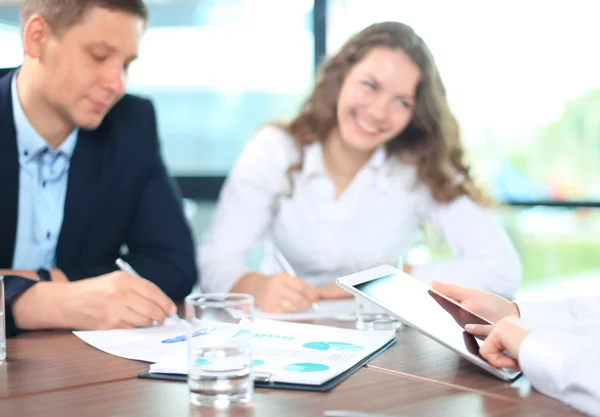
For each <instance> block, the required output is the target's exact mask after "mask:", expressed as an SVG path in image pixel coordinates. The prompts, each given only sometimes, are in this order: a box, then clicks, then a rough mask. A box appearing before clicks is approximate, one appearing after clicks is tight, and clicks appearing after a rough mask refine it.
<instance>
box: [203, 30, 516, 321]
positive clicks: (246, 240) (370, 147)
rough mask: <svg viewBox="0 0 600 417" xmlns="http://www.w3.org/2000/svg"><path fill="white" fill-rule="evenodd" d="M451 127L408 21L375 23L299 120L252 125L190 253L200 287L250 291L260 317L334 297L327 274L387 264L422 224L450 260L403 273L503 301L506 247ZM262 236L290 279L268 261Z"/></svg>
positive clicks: (438, 85) (441, 92) (346, 52)
mask: <svg viewBox="0 0 600 417" xmlns="http://www.w3.org/2000/svg"><path fill="white" fill-rule="evenodd" d="M462 157H463V148H462V146H461V142H460V135H459V129H458V125H457V122H456V120H455V119H454V116H453V115H452V113H451V111H450V109H449V106H448V102H447V100H446V93H445V88H444V85H443V83H442V80H441V77H440V74H439V72H438V70H437V67H436V65H435V62H434V60H433V57H432V55H431V53H430V52H429V49H428V48H427V46H426V45H425V43H424V42H423V40H422V39H421V38H420V37H419V36H418V35H417V34H416V33H415V32H414V31H413V30H412V28H410V27H409V26H407V25H405V24H402V23H398V22H385V23H378V24H374V25H372V26H370V27H368V28H366V29H364V30H363V31H361V32H359V33H358V34H356V35H355V36H353V37H352V38H351V39H350V40H349V41H348V42H347V43H346V44H345V45H344V46H343V47H342V48H341V49H340V51H339V52H338V53H337V54H335V55H334V56H333V57H331V59H330V60H329V61H327V62H326V63H325V64H324V66H323V67H322V69H321V72H320V74H319V77H318V78H317V81H316V84H315V87H314V89H313V91H312V93H311V94H310V95H309V97H308V99H307V100H306V102H305V104H304V105H303V107H302V108H301V110H300V112H299V114H297V115H296V117H294V118H293V119H292V121H291V122H290V123H288V124H277V125H276V124H272V125H269V126H265V127H264V128H263V129H260V130H259V131H258V132H257V133H256V134H255V135H254V137H253V138H252V139H251V140H250V141H249V142H248V144H247V146H246V148H245V149H244V151H243V152H242V155H241V156H240V158H239V159H238V161H237V162H236V164H235V165H234V167H233V170H232V171H231V174H230V175H229V177H228V179H227V181H226V183H225V185H224V188H223V190H222V193H221V197H220V200H219V203H218V206H217V209H216V213H215V216H214V218H213V222H212V224H211V226H210V228H209V231H208V233H207V234H206V235H205V238H204V241H203V243H202V245H201V247H200V250H199V265H200V270H201V275H202V283H201V284H202V285H203V287H204V289H205V290H206V291H210V292H216V291H229V290H231V291H234V292H242V293H249V294H252V295H254V296H255V298H256V303H257V305H258V306H259V307H260V308H262V309H263V310H266V311H268V312H273V313H282V312H293V311H297V310H302V309H305V308H308V307H310V306H311V304H312V303H314V302H316V301H317V300H318V299H325V298H345V297H348V294H347V293H346V292H345V291H344V290H341V289H340V288H338V287H337V286H336V285H335V284H334V283H333V281H334V279H335V278H336V277H339V276H343V275H347V274H350V273H353V272H356V271H357V270H360V269H368V268H370V267H373V266H377V265H381V264H388V263H391V264H394V265H395V264H397V263H398V259H399V258H401V257H403V256H405V255H406V252H407V251H408V249H409V248H410V247H411V246H412V244H413V243H414V241H415V239H416V234H417V230H418V228H419V224H420V223H421V222H422V221H429V222H431V223H432V224H433V226H434V228H436V229H437V230H438V231H440V232H441V233H442V234H443V235H444V237H446V239H447V241H448V242H449V243H450V246H451V248H452V250H453V251H454V254H455V255H456V257H455V258H454V259H452V260H450V261H447V262H442V263H436V264H429V265H423V266H418V267H415V268H414V269H413V268H411V266H410V265H405V266H404V268H405V270H409V271H412V273H413V275H415V276H416V277H417V278H419V279H421V280H422V281H425V282H431V281H432V280H433V279H436V277H440V278H441V277H444V279H446V280H451V281H454V282H457V283H458V282H468V283H469V285H470V286H474V287H478V288H483V289H486V290H487V291H491V292H497V293H500V294H504V295H508V296H511V295H512V294H513V292H514V291H515V289H516V287H517V285H518V282H519V279H520V264H519V260H518V258H517V255H516V253H515V250H514V248H513V246H512V244H511V242H510V240H509V239H508V237H507V236H506V234H505V233H504V231H503V230H502V229H501V228H500V226H499V225H498V224H497V223H496V221H495V218H494V216H493V214H492V213H491V211H490V210H489V208H487V207H486V203H487V202H488V200H487V198H486V197H485V196H484V194H483V193H482V192H481V191H480V190H478V189H477V188H476V187H475V185H474V183H473V180H472V178H471V175H470V172H469V168H468V166H467V165H466V163H465V162H464V161H463V158H462ZM265 236H268V237H269V238H270V239H271V240H272V242H273V243H274V245H275V246H276V249H277V250H276V251H273V253H276V252H280V253H281V254H282V255H283V256H284V257H285V258H286V259H287V260H288V261H289V263H290V265H291V266H292V268H293V269H294V270H295V272H296V273H297V275H298V276H297V277H296V276H291V275H289V274H287V273H283V272H280V271H281V268H277V266H276V265H277V263H276V262H275V261H274V259H272V257H270V255H271V254H270V253H267V254H266V256H265V257H264V262H263V267H262V268H261V273H258V272H252V271H250V270H249V269H248V268H247V266H246V264H245V261H246V260H247V258H248V255H249V253H250V250H251V248H252V247H253V246H254V245H255V244H256V243H258V242H259V241H260V240H261V239H262V238H263V237H265Z"/></svg>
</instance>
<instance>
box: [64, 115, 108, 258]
mask: <svg viewBox="0 0 600 417" xmlns="http://www.w3.org/2000/svg"><path fill="white" fill-rule="evenodd" d="M103 131H104V129H102V126H101V128H100V129H98V130H94V131H88V130H83V129H82V130H80V131H79V135H78V137H77V145H76V146H75V151H74V152H73V156H72V157H71V164H70V167H69V182H68V185H67V195H66V197H65V207H64V215H63V223H62V228H61V232H60V236H59V239H58V245H57V248H56V260H57V266H58V267H59V268H60V267H61V264H64V262H65V261H66V262H70V261H71V260H73V259H74V258H76V257H78V253H79V252H78V250H74V248H79V247H81V245H80V240H81V237H82V236H83V234H84V232H85V227H86V225H87V224H88V221H91V216H92V214H93V209H94V205H95V204H94V202H95V200H96V196H97V194H98V190H99V189H100V188H101V183H102V178H103V169H104V166H105V157H106V148H107V144H106V142H107V141H106V140H104V139H106V138H103V137H102V135H103V134H102V132H103ZM67 254H68V258H69V259H67Z"/></svg>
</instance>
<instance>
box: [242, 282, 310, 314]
mask: <svg viewBox="0 0 600 417" xmlns="http://www.w3.org/2000/svg"><path fill="white" fill-rule="evenodd" d="M231 292H241V293H246V294H251V295H253V296H254V299H255V300H256V305H257V306H258V307H260V309H261V310H263V311H265V312H267V313H294V312H296V311H300V310H306V309H307V308H309V307H310V306H311V305H312V303H316V302H318V301H319V295H318V293H317V289H316V288H315V286H313V285H311V284H309V283H307V282H306V281H304V280H303V279H301V278H298V277H293V276H291V275H288V274H286V273H281V274H276V275H272V276H267V275H262V274H257V273H249V274H246V275H245V276H243V277H242V278H240V279H239V281H238V282H237V283H236V284H235V285H234V286H233V288H232V289H231Z"/></svg>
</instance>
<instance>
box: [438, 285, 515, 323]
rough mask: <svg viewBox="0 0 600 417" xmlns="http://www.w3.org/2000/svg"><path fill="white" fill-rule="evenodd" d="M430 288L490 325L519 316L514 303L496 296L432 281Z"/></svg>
mask: <svg viewBox="0 0 600 417" xmlns="http://www.w3.org/2000/svg"><path fill="white" fill-rule="evenodd" d="M431 286H432V288H433V289H434V290H435V291H437V292H439V293H440V294H443V295H445V296H446V297H449V298H452V299H454V300H456V301H458V302H459V303H460V304H461V305H462V306H464V307H465V308H466V309H467V310H470V311H472V312H473V313H475V314H477V315H478V316H481V317H483V318H486V319H488V320H489V321H491V322H492V323H496V322H498V321H500V319H502V318H504V317H507V316H514V317H519V316H520V314H519V309H518V307H517V305H516V304H515V303H512V302H510V301H508V300H507V299H505V298H502V297H500V296H498V295H495V294H492V293H489V292H485V291H480V290H475V289H471V288H463V287H460V286H458V285H453V284H444V283H442V282H439V281H433V283H432V284H431Z"/></svg>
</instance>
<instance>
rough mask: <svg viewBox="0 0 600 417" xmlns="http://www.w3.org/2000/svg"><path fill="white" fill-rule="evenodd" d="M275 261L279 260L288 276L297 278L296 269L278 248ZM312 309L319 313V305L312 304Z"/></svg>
mask: <svg viewBox="0 0 600 417" xmlns="http://www.w3.org/2000/svg"><path fill="white" fill-rule="evenodd" d="M275 259H277V262H278V263H279V265H280V266H281V267H282V268H283V270H284V271H285V272H286V273H287V274H288V275H290V276H292V277H295V276H297V275H296V272H295V271H294V268H292V266H291V265H290V263H289V262H288V261H287V259H285V257H284V256H283V255H282V254H281V252H279V250H277V248H275ZM311 307H312V309H313V310H314V311H319V304H317V303H312V306H311Z"/></svg>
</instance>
